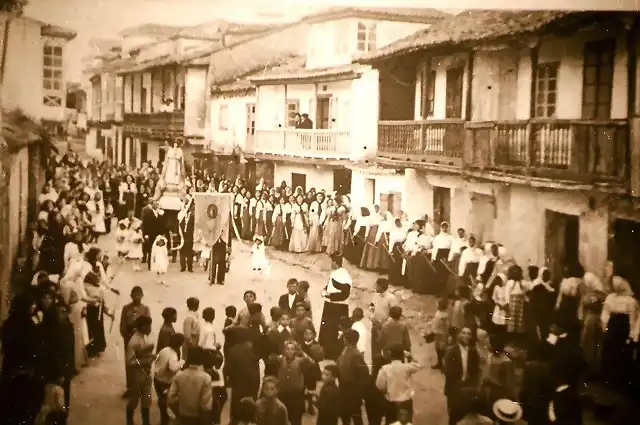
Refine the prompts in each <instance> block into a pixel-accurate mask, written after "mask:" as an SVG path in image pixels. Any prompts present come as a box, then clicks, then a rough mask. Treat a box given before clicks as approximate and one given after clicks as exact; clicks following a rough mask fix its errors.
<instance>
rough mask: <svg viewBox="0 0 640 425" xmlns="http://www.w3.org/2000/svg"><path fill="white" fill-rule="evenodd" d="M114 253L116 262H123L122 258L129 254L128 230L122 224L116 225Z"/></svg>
mask: <svg viewBox="0 0 640 425" xmlns="http://www.w3.org/2000/svg"><path fill="white" fill-rule="evenodd" d="M116 252H117V253H118V261H119V262H120V263H122V262H124V258H125V257H126V256H127V253H128V252H129V230H128V229H127V225H126V223H124V222H122V221H121V222H119V223H118V229H117V230H116Z"/></svg>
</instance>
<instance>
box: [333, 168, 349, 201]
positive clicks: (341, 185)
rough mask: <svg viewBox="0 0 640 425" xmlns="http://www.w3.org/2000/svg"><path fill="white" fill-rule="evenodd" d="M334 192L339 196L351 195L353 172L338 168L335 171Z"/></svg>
mask: <svg viewBox="0 0 640 425" xmlns="http://www.w3.org/2000/svg"><path fill="white" fill-rule="evenodd" d="M333 190H335V191H336V192H337V193H338V195H346V194H347V193H351V170H349V169H347V168H337V169H335V170H333Z"/></svg>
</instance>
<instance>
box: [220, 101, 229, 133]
mask: <svg viewBox="0 0 640 425" xmlns="http://www.w3.org/2000/svg"><path fill="white" fill-rule="evenodd" d="M228 129H229V105H220V110H219V111H218V130H222V131H226V130H228Z"/></svg>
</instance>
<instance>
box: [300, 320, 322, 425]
mask: <svg viewBox="0 0 640 425" xmlns="http://www.w3.org/2000/svg"><path fill="white" fill-rule="evenodd" d="M307 330H308V331H310V332H311V331H312V329H307ZM302 351H303V352H304V353H305V354H306V355H308V356H309V357H310V358H311V359H313V361H314V362H315V363H314V364H312V365H309V367H307V368H306V369H305V371H304V387H305V400H306V403H307V413H308V414H310V415H314V414H315V410H314V408H313V396H314V395H315V394H316V390H317V389H318V382H320V381H321V379H322V372H321V371H322V369H321V368H320V362H322V361H324V350H323V349H322V346H320V344H317V343H316V344H311V345H307V344H305V345H304V346H303V348H302Z"/></svg>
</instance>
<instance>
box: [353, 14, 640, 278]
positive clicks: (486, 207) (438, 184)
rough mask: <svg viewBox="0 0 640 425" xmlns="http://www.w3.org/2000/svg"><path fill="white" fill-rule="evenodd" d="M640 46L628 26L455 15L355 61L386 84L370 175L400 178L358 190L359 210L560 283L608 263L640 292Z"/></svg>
mask: <svg viewBox="0 0 640 425" xmlns="http://www.w3.org/2000/svg"><path fill="white" fill-rule="evenodd" d="M495 19H500V20H502V21H504V22H509V25H504V26H497V27H496V26H491V25H488V23H489V22H494V21H495ZM452 40H455V42H452ZM637 40H638V21H637V18H636V14H631V13H628V14H625V13H587V12H580V13H567V12H517V13H513V12H501V11H500V12H495V11H492V12H487V11H481V12H464V13H462V14H460V15H458V16H457V17H455V18H451V19H450V20H449V21H447V22H442V23H441V25H438V24H435V25H434V26H433V27H431V28H430V29H429V30H426V31H423V32H420V33H417V34H415V35H414V36H412V37H409V38H407V39H405V40H402V41H400V42H398V43H395V44H393V45H391V46H389V47H388V48H387V49H386V50H384V49H383V51H381V52H378V53H374V54H373V55H371V56H370V58H371V60H368V59H366V58H365V59H363V62H365V63H367V64H372V65H373V66H374V67H375V68H377V69H379V70H380V72H381V83H380V84H381V89H380V98H381V102H380V121H379V124H378V143H377V162H378V163H379V164H380V165H383V166H384V167H388V168H391V169H393V170H394V171H395V174H394V175H392V176H380V177H377V178H375V177H374V178H371V177H364V176H363V179H365V180H366V181H367V184H365V185H364V187H365V192H364V193H360V194H359V196H361V197H363V202H365V203H377V202H379V203H381V204H382V207H383V209H386V208H394V205H395V208H396V209H397V208H401V209H402V210H404V211H406V212H407V213H408V214H409V216H410V217H413V218H414V219H415V218H418V217H420V216H421V215H423V214H425V213H426V214H428V216H429V218H430V219H431V220H432V221H433V224H434V227H435V228H436V231H437V229H438V225H439V223H440V222H442V221H447V222H449V223H451V226H452V228H454V229H456V228H460V227H461V228H464V229H466V230H467V232H468V233H471V234H473V235H475V236H476V237H477V238H478V239H479V240H480V241H482V242H488V241H495V242H499V243H502V244H503V245H505V247H506V248H507V249H508V251H509V252H510V253H511V254H512V255H513V256H514V258H515V259H516V260H517V261H518V263H519V264H525V265H526V264H535V265H539V266H547V267H549V268H550V269H551V270H552V271H553V272H554V275H555V276H561V275H562V269H563V267H564V265H566V264H568V263H570V262H573V261H580V262H581V263H582V264H583V265H584V266H585V268H586V269H587V270H590V271H593V272H595V273H601V272H602V269H603V266H604V263H605V261H606V260H608V259H610V260H613V261H614V263H615V264H616V267H617V268H618V269H619V274H621V275H624V276H625V277H627V278H629V280H630V281H632V282H633V283H634V285H635V287H636V288H638V289H640V288H639V287H638V285H639V284H640V282H638V280H637V277H636V276H638V275H639V274H638V266H637V264H634V263H637V261H634V260H633V259H632V257H633V256H632V255H631V254H627V253H625V252H630V250H631V248H630V247H631V246H634V244H635V245H637V244H638V243H639V242H640V239H638V236H637V235H638V234H640V233H639V230H638V229H640V215H639V214H637V212H636V211H637V210H635V209H634V207H632V205H637V203H636V201H635V200H634V199H633V196H632V195H636V196H637V194H638V191H637V188H638V186H639V179H640V163H638V159H637V152H638V147H637V145H638V143H640V142H639V141H638V140H636V139H637V133H634V132H631V131H630V128H632V127H633V125H634V123H635V122H636V119H635V118H634V117H636V116H637V115H638V101H637V81H638V72H637V58H638V50H637V49H638V43H637ZM388 70H394V71H393V73H389V72H388ZM409 81H413V82H414V84H412V85H411V86H406V85H404V84H402V83H403V82H409ZM372 185H373V187H374V188H375V189H373V190H371V186H372ZM354 187H356V185H354ZM358 187H360V186H358ZM378 188H380V189H378ZM388 190H389V191H388ZM387 191H388V192H387ZM397 196H401V197H403V198H404V199H401V200H400V202H398V201H397V200H395V201H393V202H391V203H390V202H389V197H392V198H393V197H397ZM409 196H410V197H411V198H410V199H408V197H409ZM636 208H637V207H636ZM634 235H635V236H634ZM634 238H635V239H634Z"/></svg>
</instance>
